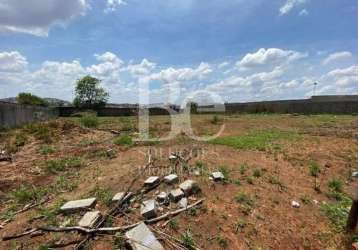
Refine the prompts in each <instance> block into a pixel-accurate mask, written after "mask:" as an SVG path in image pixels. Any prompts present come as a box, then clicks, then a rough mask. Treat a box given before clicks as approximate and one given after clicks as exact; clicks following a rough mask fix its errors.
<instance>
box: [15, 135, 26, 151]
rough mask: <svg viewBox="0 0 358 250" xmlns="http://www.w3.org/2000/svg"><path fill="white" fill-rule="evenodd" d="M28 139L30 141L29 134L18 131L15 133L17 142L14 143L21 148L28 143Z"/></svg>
mask: <svg viewBox="0 0 358 250" xmlns="http://www.w3.org/2000/svg"><path fill="white" fill-rule="evenodd" d="M27 141H28V136H27V135H26V134H25V133H23V132H20V133H17V134H16V135H15V142H14V144H15V146H16V147H18V148H19V147H23V146H25V144H26V142H27Z"/></svg>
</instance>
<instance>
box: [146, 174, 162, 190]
mask: <svg viewBox="0 0 358 250" xmlns="http://www.w3.org/2000/svg"><path fill="white" fill-rule="evenodd" d="M159 182H160V178H159V177H158V176H151V177H149V178H148V179H146V180H145V182H144V185H145V186H147V187H152V186H155V185H156V184H158V183H159Z"/></svg>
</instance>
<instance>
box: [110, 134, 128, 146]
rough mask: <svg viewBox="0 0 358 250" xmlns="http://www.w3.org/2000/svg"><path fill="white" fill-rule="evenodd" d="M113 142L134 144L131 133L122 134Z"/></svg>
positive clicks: (125, 144) (126, 144)
mask: <svg viewBox="0 0 358 250" xmlns="http://www.w3.org/2000/svg"><path fill="white" fill-rule="evenodd" d="M113 143H114V144H116V145H124V146H132V145H133V140H132V138H131V137H130V136H129V135H122V136H118V137H116V138H114V139H113Z"/></svg>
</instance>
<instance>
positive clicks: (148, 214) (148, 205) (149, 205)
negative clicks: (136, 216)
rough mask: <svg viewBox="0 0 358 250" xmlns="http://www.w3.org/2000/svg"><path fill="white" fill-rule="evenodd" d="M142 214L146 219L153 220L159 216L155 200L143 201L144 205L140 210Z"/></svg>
mask: <svg viewBox="0 0 358 250" xmlns="http://www.w3.org/2000/svg"><path fill="white" fill-rule="evenodd" d="M140 214H141V215H142V216H143V217H144V218H145V219H147V220H148V219H151V218H154V217H156V216H157V204H156V202H155V200H147V201H143V204H142V205H141V208H140Z"/></svg>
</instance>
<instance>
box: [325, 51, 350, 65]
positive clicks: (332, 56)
mask: <svg viewBox="0 0 358 250" xmlns="http://www.w3.org/2000/svg"><path fill="white" fill-rule="evenodd" d="M352 56H353V55H352V53H351V52H349V51H342V52H337V53H333V54H330V55H329V56H328V57H327V58H325V59H324V60H323V61H322V64H323V65H327V64H330V63H332V62H335V61H338V60H344V59H348V58H351V57H352Z"/></svg>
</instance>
